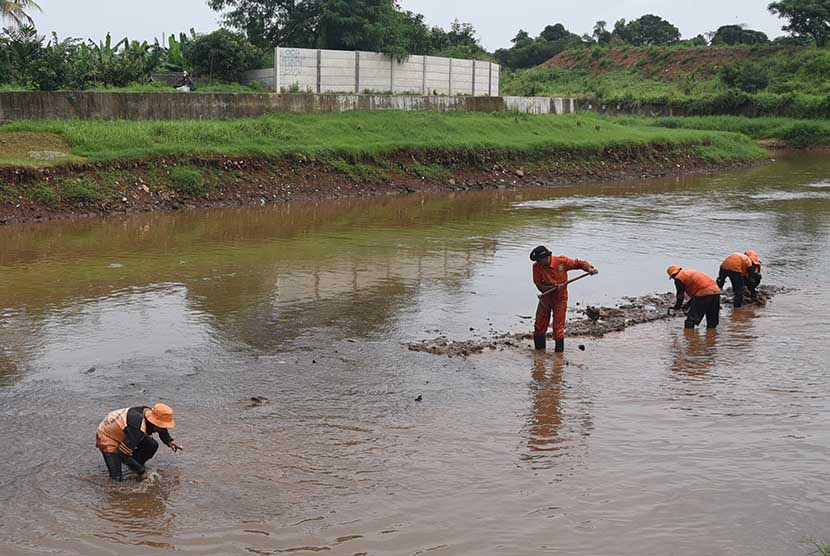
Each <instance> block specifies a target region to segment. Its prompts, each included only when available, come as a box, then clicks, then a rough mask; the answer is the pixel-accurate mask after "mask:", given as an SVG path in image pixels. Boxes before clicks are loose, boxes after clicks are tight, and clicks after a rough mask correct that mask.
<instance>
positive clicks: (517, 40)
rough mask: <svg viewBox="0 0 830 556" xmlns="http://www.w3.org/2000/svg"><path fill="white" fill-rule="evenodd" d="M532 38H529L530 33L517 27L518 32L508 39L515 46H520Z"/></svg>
mask: <svg viewBox="0 0 830 556" xmlns="http://www.w3.org/2000/svg"><path fill="white" fill-rule="evenodd" d="M532 40H533V39H531V38H530V33H528V32H527V31H525V30H524V29H519V32H518V33H516V36H515V37H513V38H512V39H510V42H512V43H513V44H514V45H516V46H522V45H526V44H527V43H529V42H530V41H532Z"/></svg>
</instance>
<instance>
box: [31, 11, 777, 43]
mask: <svg viewBox="0 0 830 556" xmlns="http://www.w3.org/2000/svg"><path fill="white" fill-rule="evenodd" d="M39 2H40V5H41V7H42V8H43V11H44V13H43V14H35V17H34V18H35V23H36V24H37V27H38V30H39V31H40V32H41V33H51V32H52V31H55V32H57V33H58V36H59V37H62V38H63V37H83V38H94V39H96V40H100V39H102V38H104V36H105V35H106V33H107V31H110V32H112V35H113V38H118V39H121V38H123V37H125V36H126V37H129V38H130V39H141V40H144V39H152V38H154V37H159V38H161V36H162V34H167V35H169V34H170V33H180V32H183V31H187V30H189V29H190V28H194V29H196V31H197V32H210V31H212V30H214V29H216V28H217V27H218V26H219V17H218V16H217V14H216V13H215V12H213V11H212V10H211V9H210V8H208V7H207V2H206V0H75V1H73V2H67V1H66V0H39ZM768 3H769V0H579V1H572V0H567V1H566V0H509V2H505V1H501V2H495V1H492V0H401V5H402V6H403V7H404V8H405V9H407V10H411V11H415V12H420V13H422V14H424V16H425V17H426V20H427V23H428V24H430V25H440V26H442V27H445V28H446V27H448V26H449V24H450V22H451V21H452V20H453V19H455V18H458V19H460V20H461V21H464V22H470V23H472V24H473V26H474V27H475V28H476V29H477V30H478V33H479V37H480V39H481V42H482V44H483V45H484V47H485V48H486V49H488V50H491V51H492V50H496V49H498V48H508V47H510V39H511V38H513V37H514V36H515V35H516V32H517V31H518V30H519V29H524V30H526V31H528V32H530V34H531V35H533V36H536V35H538V33H539V31H541V30H542V28H544V27H545V26H546V25H552V24H555V23H560V22H561V23H564V24H565V26H566V27H567V28H568V29H569V30H571V31H573V32H575V33H577V34H582V33H590V32H591V30H592V28H593V26H594V23H595V22H596V21H598V20H604V21H607V22H608V23H609V27H612V26H613V23H614V22H615V21H617V20H618V19H621V18H625V19H628V20H631V19H636V18H637V17H639V16H641V15H643V14H646V13H654V14H657V15H659V16H661V17H664V18H666V19H668V20H669V21H671V22H672V23H674V24H675V25H677V26H678V27H679V28H680V31H681V32H682V33H683V36H684V37H685V38H689V37H694V36H696V35H698V34H700V33H706V32H707V31H713V30H715V29H717V28H718V27H720V26H721V25H731V24H746V25H748V26H749V27H751V28H753V29H758V30H760V31H764V32H765V33H767V34H768V35H769V36H770V37H777V36H780V35H782V34H783V33H782V31H781V25H782V22H781V20H779V19H778V18H777V17H775V16H773V15H771V14H770V13H769V12H767V9H766V6H767V4H768ZM285 46H290V45H285Z"/></svg>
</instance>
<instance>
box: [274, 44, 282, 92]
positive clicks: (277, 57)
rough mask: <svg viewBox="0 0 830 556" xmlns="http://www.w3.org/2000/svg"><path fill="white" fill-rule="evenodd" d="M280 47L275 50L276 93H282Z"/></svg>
mask: <svg viewBox="0 0 830 556" xmlns="http://www.w3.org/2000/svg"><path fill="white" fill-rule="evenodd" d="M280 69H281V68H280V47H279V46H278V47H276V48H275V49H274V92H275V93H277V94H279V93H280Z"/></svg>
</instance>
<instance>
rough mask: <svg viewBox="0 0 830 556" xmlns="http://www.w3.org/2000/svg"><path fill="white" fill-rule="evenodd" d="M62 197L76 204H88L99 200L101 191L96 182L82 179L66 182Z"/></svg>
mask: <svg viewBox="0 0 830 556" xmlns="http://www.w3.org/2000/svg"><path fill="white" fill-rule="evenodd" d="M61 198H62V199H63V200H64V201H66V202H68V203H72V204H75V205H86V204H91V203H94V202H96V201H98V200H99V199H100V198H101V193H100V191H99V190H98V188H97V187H96V186H95V185H94V184H92V183H89V182H87V181H85V180H81V181H77V182H67V183H64V184H63V188H62V190H61Z"/></svg>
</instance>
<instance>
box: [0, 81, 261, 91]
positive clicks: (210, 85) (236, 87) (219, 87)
mask: <svg viewBox="0 0 830 556" xmlns="http://www.w3.org/2000/svg"><path fill="white" fill-rule="evenodd" d="M34 90H35V89H32V88H30V87H24V86H22V85H12V84H4V83H0V93H3V92H21V91H34ZM84 90H85V91H90V92H101V93H102V92H107V93H175V92H176V89H175V88H174V87H171V86H170V85H167V84H166V83H160V82H157V81H152V82H150V83H131V84H129V85H125V86H119V87H116V86H112V85H101V86H97V87H95V86H93V87H88V88H87V89H84ZM196 91H197V92H199V93H268V92H271V91H270V90H269V89H267V88H265V87H263V86H261V85H259V84H257V83H252V84H250V85H242V84H241V83H224V82H221V81H209V82H206V83H199V84H198V85H197V87H196Z"/></svg>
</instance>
